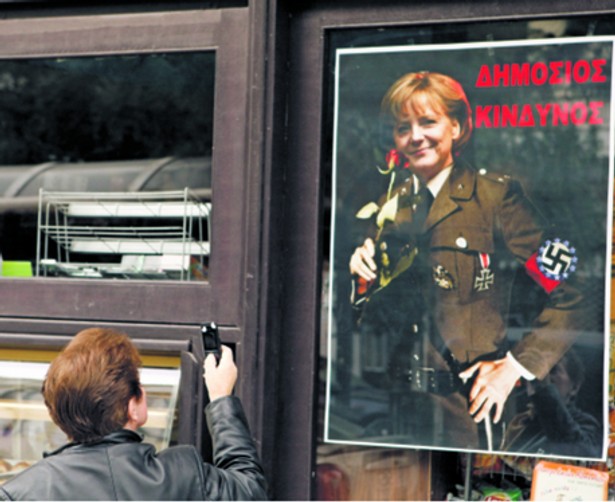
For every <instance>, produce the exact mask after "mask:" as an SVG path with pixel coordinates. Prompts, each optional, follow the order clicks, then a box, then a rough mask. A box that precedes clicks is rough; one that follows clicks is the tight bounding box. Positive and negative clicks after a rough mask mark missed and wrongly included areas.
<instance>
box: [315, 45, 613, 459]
mask: <svg viewBox="0 0 615 502" xmlns="http://www.w3.org/2000/svg"><path fill="white" fill-rule="evenodd" d="M612 51H613V39H611V38H598V37H595V38H590V39H588V38H583V39H568V38H566V39H549V40H542V41H539V42H536V41H531V42H530V41H525V42H516V43H512V42H498V43H490V44H483V43H475V44H454V45H452V44H449V45H430V46H403V47H402V46H395V47H378V48H364V49H339V50H338V51H337V54H336V66H335V70H336V79H335V103H334V107H335V110H334V113H335V121H334V134H333V137H334V145H333V188H332V201H333V203H332V206H333V208H334V211H333V214H332V221H331V228H332V233H331V241H332V245H331V256H330V263H331V270H332V273H331V279H330V297H331V298H336V299H337V300H336V301H335V302H331V309H330V312H329V324H328V327H329V354H328V355H329V366H328V375H327V404H326V417H325V440H326V441H328V442H333V443H346V444H359V445H378V446H383V445H386V446H392V447H411V448H427V449H452V450H459V451H464V450H465V451H479V452H506V453H510V454H515V455H530V456H531V455H540V456H542V457H545V456H556V457H558V458H562V457H572V458H577V459H578V458H581V459H602V458H604V456H605V454H606V451H605V444H606V434H607V430H606V427H605V425H604V424H605V422H606V413H607V390H608V385H607V376H608V364H607V361H608V343H607V340H608V331H609V317H610V316H609V314H610V312H609V310H608V306H607V302H608V299H609V298H610V296H609V295H610V292H609V286H610V266H611V259H610V256H611V253H610V242H611V211H612V205H611V203H610V201H611V200H612V177H613V173H612V170H613V152H612V148H613V145H612V137H613V129H612V110H611V106H612V100H611V92H612V91H611V89H612V85H613V77H612ZM359 141H360V142H361V144H362V145H363V147H362V148H358V147H357V144H358V142H359ZM366 143H367V144H369V147H365V144H366ZM366 151H369V152H370V153H369V154H367V155H366V154H365V152H366ZM358 152H362V153H361V154H360V155H359V154H358ZM343 302H347V304H346V305H344V306H343V307H340V305H342V304H343ZM349 361H351V363H349Z"/></svg>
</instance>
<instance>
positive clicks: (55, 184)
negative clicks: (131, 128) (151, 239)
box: [0, 157, 211, 199]
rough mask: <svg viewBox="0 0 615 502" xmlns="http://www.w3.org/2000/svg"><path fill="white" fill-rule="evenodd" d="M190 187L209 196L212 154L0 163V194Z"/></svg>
mask: <svg viewBox="0 0 615 502" xmlns="http://www.w3.org/2000/svg"><path fill="white" fill-rule="evenodd" d="M185 187H189V188H190V189H191V190H193V191H197V192H199V195H200V196H201V198H205V199H208V198H210V197H207V196H206V195H205V194H204V193H203V191H210V189H211V157H190V158H176V157H164V158H159V159H140V160H126V161H108V162H78V163H76V162H72V163H68V162H47V163H43V164H37V165H27V166H14V165H11V166H0V197H7V198H13V197H35V196H37V195H38V191H39V189H40V188H44V189H45V190H54V191H65V192H118V191H125V192H133V191H134V192H138V191H144V190H148V191H157V190H181V189H183V188H185Z"/></svg>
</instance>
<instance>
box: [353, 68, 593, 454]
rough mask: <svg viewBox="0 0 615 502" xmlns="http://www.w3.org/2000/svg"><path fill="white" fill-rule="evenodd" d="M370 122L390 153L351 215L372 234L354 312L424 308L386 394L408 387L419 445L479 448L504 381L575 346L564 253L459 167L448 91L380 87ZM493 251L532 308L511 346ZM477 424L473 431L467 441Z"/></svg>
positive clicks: (491, 184)
mask: <svg viewBox="0 0 615 502" xmlns="http://www.w3.org/2000/svg"><path fill="white" fill-rule="evenodd" d="M382 111H383V113H384V114H385V116H386V117H387V118H388V119H389V120H390V123H391V126H392V137H393V141H394V145H395V149H394V150H392V151H391V152H390V153H389V155H388V156H387V162H388V165H387V173H386V174H387V175H388V176H389V181H390V183H389V186H388V190H387V192H386V193H385V194H384V195H383V196H382V197H381V198H380V200H378V201H377V203H370V204H368V205H367V206H365V207H363V208H362V209H361V210H360V211H359V213H358V214H357V216H358V217H360V218H369V219H373V220H374V225H373V232H372V233H371V235H369V236H368V237H367V238H366V239H365V241H364V242H363V244H362V245H361V246H360V247H358V248H357V249H356V250H355V251H354V253H353V254H352V256H351V259H350V264H349V266H350V272H351V274H352V275H353V277H354V278H355V281H354V284H355V291H354V292H355V301H357V302H359V303H361V302H362V303H363V304H364V305H365V306H367V305H368V304H369V302H370V301H373V300H374V299H375V298H376V297H377V295H383V294H385V292H386V289H387V288H391V289H392V290H393V289H396V290H398V291H402V290H405V291H406V292H407V291H410V290H411V291H413V292H415V293H414V294H415V296H419V297H420V298H421V299H422V301H420V302H419V301H415V302H413V304H412V306H407V305H403V304H399V303H398V304H396V305H395V307H394V308H395V309H397V310H400V309H401V310H404V309H407V310H412V309H419V308H420V309H424V312H415V313H414V314H413V315H411V316H410V318H411V321H408V325H407V326H405V327H404V328H403V330H404V331H405V333H404V335H403V336H404V337H406V339H409V338H411V337H414V338H415V339H416V340H420V343H418V344H417V343H405V344H404V345H403V347H405V348H406V349H405V350H409V351H411V353H405V352H403V351H402V352H400V351H399V350H396V351H395V354H394V356H393V358H392V377H393V380H394V382H393V383H394V384H395V385H396V386H397V388H398V389H399V388H401V389H403V388H406V389H407V392H406V393H405V397H404V396H403V394H404V393H403V391H402V394H400V395H402V397H404V399H406V401H407V403H409V404H407V406H406V407H405V408H403V409H400V410H399V415H400V416H401V417H402V419H401V420H402V421H405V422H406V423H407V424H410V425H407V428H410V429H411V428H413V427H418V428H419V430H418V431H415V432H416V433H417V434H418V435H419V436H420V441H424V442H426V443H428V444H429V445H431V446H448V447H451V446H454V447H461V448H476V447H483V448H486V447H487V448H491V446H492V440H491V438H490V434H491V426H492V423H498V422H499V421H500V419H501V417H502V415H503V412H504V407H505V405H506V403H507V400H508V397H509V396H510V394H511V391H512V390H513V388H514V387H515V385H516V384H517V382H519V380H520V379H523V378H524V379H527V380H532V379H535V378H538V379H542V378H544V377H545V376H546V375H547V374H548V373H549V371H550V370H551V368H552V367H553V366H554V365H555V364H556V363H557V362H558V360H559V359H560V358H561V357H562V356H563V354H564V353H565V352H566V351H567V350H568V348H569V347H570V346H571V345H572V343H573V341H574V339H575V336H576V334H577V331H578V326H577V325H576V323H577V321H578V320H579V316H578V309H579V308H580V303H581V299H582V297H581V294H580V293H579V291H578V289H576V288H574V287H572V286H571V284H570V282H571V281H569V280H568V277H569V276H570V274H571V273H572V272H573V271H574V269H575V266H576V259H577V258H576V256H574V247H573V246H572V245H570V243H569V242H568V241H566V240H565V236H555V235H551V234H550V233H549V230H548V227H547V226H546V225H545V222H544V221H543V219H542V218H541V216H540V214H539V213H538V211H537V209H536V208H535V207H534V205H533V204H532V203H531V202H530V201H529V200H528V198H527V197H526V195H525V193H524V191H523V189H522V187H521V185H520V184H519V183H518V182H517V181H515V180H513V179H512V178H510V177H508V176H503V175H498V174H491V173H488V172H487V171H486V170H483V169H481V170H478V171H477V170H476V169H474V168H473V167H472V166H470V165H469V164H467V163H466V162H464V161H463V160H462V158H461V156H460V153H461V150H462V149H463V147H464V146H465V145H466V144H467V142H468V141H469V139H470V137H471V134H472V115H471V108H470V105H469V103H468V100H467V98H466V95H465V92H464V90H463V88H462V86H461V85H460V84H459V82H457V81H456V80H454V79H453V78H451V77H449V76H447V75H443V74H439V73H430V72H417V73H409V74H407V75H404V76H403V77H401V78H400V79H399V80H397V81H396V82H395V83H394V84H393V85H392V86H391V87H390V89H389V90H388V92H387V93H386V95H385V96H384V98H383V101H382ZM558 237H560V238H558ZM504 253H505V254H507V255H509V256H512V257H514V259H515V260H516V261H517V262H518V263H519V264H520V266H521V267H523V268H524V269H525V271H526V272H527V275H528V277H530V278H531V279H532V280H533V282H534V284H535V285H536V286H537V287H538V288H539V289H540V291H541V294H543V295H544V296H545V302H544V308H542V310H541V311H540V312H539V313H538V314H537V316H536V318H535V320H534V323H533V327H532V328H528V332H527V334H525V336H524V337H522V338H521V339H518V340H514V341H511V340H509V339H508V338H507V327H506V323H505V315H506V305H503V303H505V302H503V301H502V298H506V295H507V291H508V290H509V288H510V284H505V283H504V282H506V281H503V280H502V277H498V272H497V271H496V270H495V267H494V266H493V265H494V264H495V263H498V262H499V260H500V259H501V258H502V256H501V255H502V254H504ZM393 286H394V288H393ZM418 305H420V307H418ZM408 396H412V398H411V399H410V398H409V397H408ZM408 399H410V401H408ZM397 421H399V420H397ZM476 424H481V426H483V425H484V426H486V427H485V434H480V439H479V432H478V428H477V427H476Z"/></svg>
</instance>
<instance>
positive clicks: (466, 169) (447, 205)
mask: <svg viewBox="0 0 615 502" xmlns="http://www.w3.org/2000/svg"><path fill="white" fill-rule="evenodd" d="M475 185H476V173H475V172H474V170H473V169H472V168H471V167H470V166H469V165H468V164H466V163H464V162H457V163H455V166H454V167H453V169H452V170H451V172H450V174H449V176H448V183H447V182H445V183H444V184H443V185H442V188H441V190H440V192H441V193H440V195H439V197H437V198H436V199H435V200H434V203H433V205H432V207H431V210H430V211H429V214H428V215H427V220H426V222H425V228H427V229H428V228H431V227H433V226H434V225H436V224H437V223H439V222H440V221H442V220H443V219H445V218H447V217H448V216H449V215H450V214H452V213H454V212H456V211H458V210H459V204H458V201H462V200H470V199H471V198H472V195H473V193H474V187H475Z"/></svg>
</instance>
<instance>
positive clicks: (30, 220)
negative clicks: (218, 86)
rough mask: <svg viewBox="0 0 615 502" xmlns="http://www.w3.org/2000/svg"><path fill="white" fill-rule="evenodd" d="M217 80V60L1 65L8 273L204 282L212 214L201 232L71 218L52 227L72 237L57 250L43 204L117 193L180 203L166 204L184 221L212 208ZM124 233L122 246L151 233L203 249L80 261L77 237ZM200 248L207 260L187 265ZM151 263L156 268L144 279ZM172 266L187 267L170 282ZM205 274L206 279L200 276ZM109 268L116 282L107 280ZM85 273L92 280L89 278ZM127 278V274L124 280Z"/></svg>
mask: <svg viewBox="0 0 615 502" xmlns="http://www.w3.org/2000/svg"><path fill="white" fill-rule="evenodd" d="M214 78H215V52H213V51H202V52H176V53H161V54H127V55H113V56H92V57H65V58H44V59H13V60H0V207H1V212H0V251H1V252H2V258H3V260H4V264H6V263H7V262H9V264H11V263H14V262H18V263H20V264H22V265H24V266H26V268H27V264H30V265H29V266H30V268H31V275H33V276H36V275H43V276H49V275H61V276H65V277H88V276H91V277H98V278H104V277H114V278H124V279H127V278H141V279H154V278H155V279H161V280H162V279H180V278H181V279H183V280H196V279H201V280H202V279H206V278H207V267H208V253H209V252H208V249H209V242H206V240H205V239H206V238H207V235H209V228H208V227H209V213H207V214H204V213H203V214H200V215H199V216H197V217H195V218H194V219H193V220H192V221H187V220H186V218H184V217H181V211H180V210H178V212H177V214H179V215H180V216H179V217H168V216H162V215H160V214H150V215H148V216H142V215H140V214H139V215H136V216H135V214H136V213H134V212H129V213H127V214H125V213H123V212H122V211H111V212H109V213H108V214H106V215H103V214H98V215H96V217H89V216H84V215H80V214H77V213H73V214H71V215H70V216H68V215H67V214H65V213H62V215H63V216H62V219H61V220H60V219H57V220H55V221H54V222H53V223H50V224H53V225H61V226H62V230H63V231H64V232H65V234H66V235H68V236H69V239H68V240H65V241H63V242H61V243H59V242H58V239H57V238H56V237H55V235H56V234H53V232H51V233H50V232H47V231H46V230H45V229H41V228H40V227H39V225H38V223H39V221H40V220H39V219H38V216H39V215H38V211H39V195H40V194H41V190H42V191H43V192H42V193H43V198H44V197H46V194H48V193H52V194H55V193H62V194H64V196H65V198H66V200H68V199H69V198H70V196H69V194H74V195H76V196H78V197H79V198H80V199H81V200H82V199H83V198H84V197H85V196H86V195H91V198H92V201H94V202H95V201H97V200H99V197H98V194H101V193H104V194H107V195H109V194H117V195H118V196H120V198H123V199H124V200H127V199H126V198H129V199H130V200H131V201H132V203H134V204H136V205H137V204H141V203H142V202H141V200H142V198H141V197H137V196H135V197H129V195H128V194H132V193H138V194H146V196H147V197H151V196H152V192H153V193H157V192H177V193H178V194H179V195H178V196H177V197H175V198H173V199H172V200H168V199H167V198H165V204H167V205H169V204H177V205H178V207H180V206H183V207H184V208H185V211H184V213H190V211H191V209H190V206H194V205H195V204H197V205H198V204H205V203H207V204H209V201H210V200H211V152H212V140H213V96H214ZM187 190H189V191H190V196H189V197H187V198H186V197H185V196H184V194H185V193H186V191H187ZM165 197H166V196H165ZM40 208H41V209H42V210H43V211H44V210H45V209H46V206H45V205H44V204H43V205H41V206H40ZM118 208H119V206H117V207H116V208H115V209H118ZM54 209H58V207H56V208H54ZM59 210H60V212H62V208H60V209H59ZM116 227H117V228H121V229H122V230H121V231H122V232H123V234H122V238H123V239H124V240H129V239H132V240H134V239H140V240H141V241H144V242H146V243H147V242H148V239H149V238H150V235H149V234H147V233H145V234H144V233H143V232H140V231H139V229H143V228H147V229H150V230H151V231H152V232H154V233H155V234H156V239H160V240H162V241H164V240H165V239H167V237H165V235H166V234H165V233H166V232H169V233H168V236H169V237H168V239H169V240H174V241H179V242H184V243H187V242H198V243H199V244H200V245H198V246H193V247H191V246H188V245H187V246H184V250H181V251H180V252H179V253H178V252H177V249H172V250H170V251H169V250H164V247H161V246H156V245H154V246H150V247H149V250H148V246H144V247H142V248H141V249H139V250H137V251H128V252H126V253H124V252H123V251H122V248H117V247H114V246H111V247H109V246H107V247H105V246H104V245H103V246H99V247H98V248H97V249H96V250H95V251H88V252H86V253H79V252H76V253H75V252H73V249H72V243H73V241H72V240H71V238H70V236H71V235H72V234H71V232H72V231H73V230H74V229H75V228H88V229H89V230H88V231H89V232H90V236H89V238H91V239H99V240H101V241H104V240H105V232H109V231H110V232H119V230H115V228H116ZM197 227H198V228H199V231H200V234H199V233H198V232H197V230H194V229H195V228H197ZM162 229H164V230H162ZM193 230H194V231H193ZM131 232H132V233H134V234H137V236H136V237H135V236H130V235H129V234H130V233H131ZM58 244H59V246H58ZM46 246H47V247H46ZM168 247H169V246H167V248H168ZM171 247H173V246H171ZM45 249H47V253H46V254H42V253H43V251H44V250H45ZM194 249H198V254H197V255H192V254H189V253H190V252H192V251H193V250H194ZM144 262H147V264H148V265H147V268H146V269H143V268H135V265H134V264H135V263H144ZM169 262H173V263H175V264H179V265H177V266H176V267H175V269H174V270H173V271H172V272H170V273H167V271H166V269H165V268H164V267H163V266H162V265H161V264H162V263H169ZM123 263H124V264H126V265H123ZM195 263H198V273H190V269H191V267H192V268H194V264H195ZM66 264H70V267H65V266H64V265H66ZM81 264H83V266H81ZM111 266H112V267H113V268H114V269H115V273H113V274H110V275H108V274H105V270H106V268H108V267H111ZM84 267H85V268H87V269H88V270H89V271H92V270H93V271H94V273H92V274H89V273H86V274H84V273H83V268H84ZM177 267H179V268H177ZM3 268H4V266H3ZM122 268H124V269H125V272H126V273H118V271H120V272H121V269H122ZM11 270H13V268H11V267H10V266H9V269H7V271H6V272H7V273H5V274H4V275H7V274H10V273H11ZM25 275H30V274H28V273H27V272H26V273H25Z"/></svg>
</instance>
